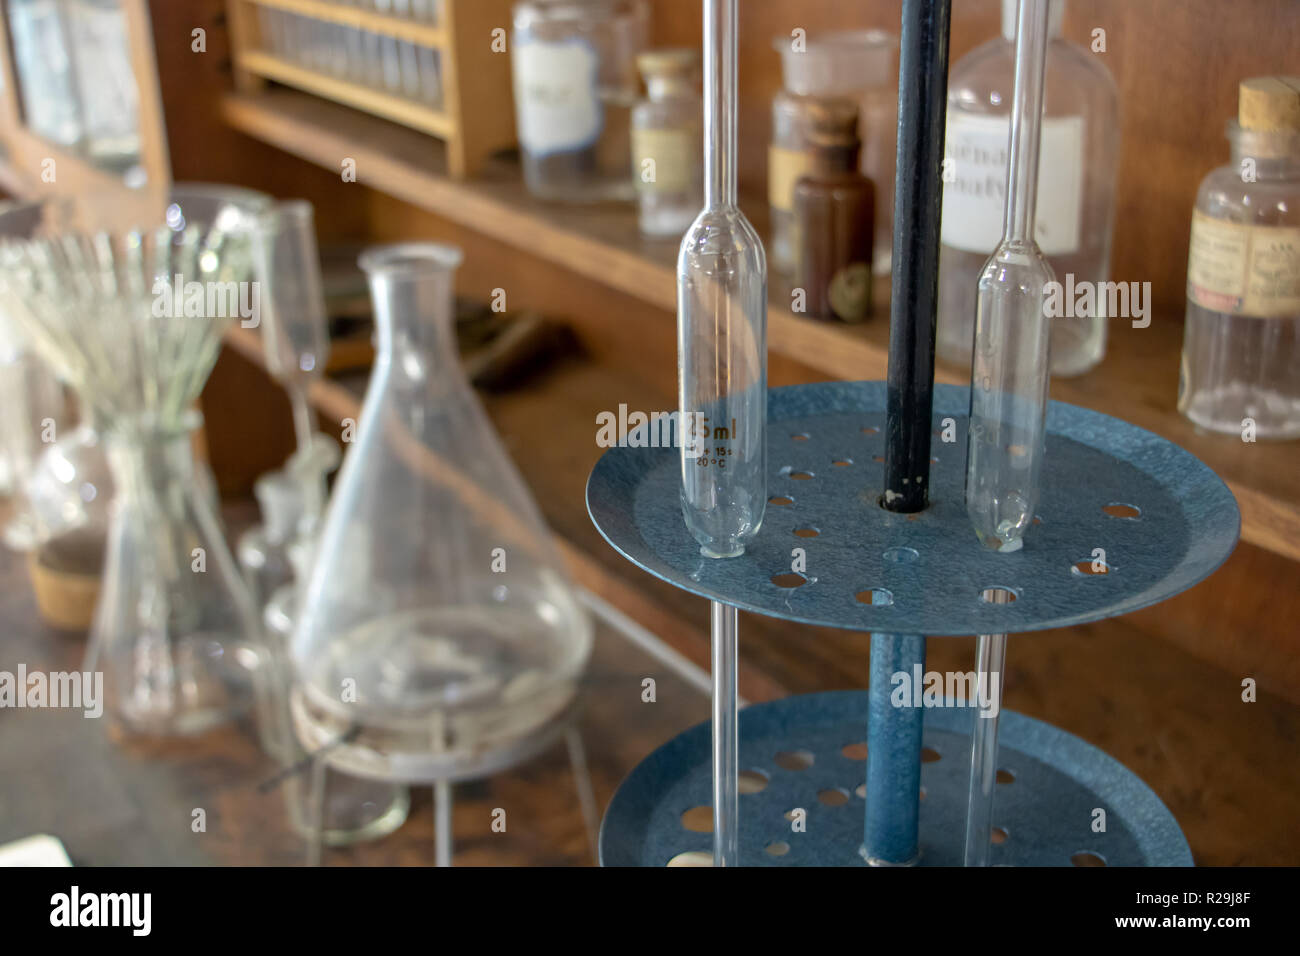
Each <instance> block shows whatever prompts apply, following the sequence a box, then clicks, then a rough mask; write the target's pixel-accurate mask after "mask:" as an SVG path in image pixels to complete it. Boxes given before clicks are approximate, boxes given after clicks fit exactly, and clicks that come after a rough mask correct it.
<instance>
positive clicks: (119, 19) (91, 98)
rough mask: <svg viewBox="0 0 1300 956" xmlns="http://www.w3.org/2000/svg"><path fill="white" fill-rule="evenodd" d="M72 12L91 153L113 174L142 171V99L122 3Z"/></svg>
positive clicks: (95, 3)
mask: <svg viewBox="0 0 1300 956" xmlns="http://www.w3.org/2000/svg"><path fill="white" fill-rule="evenodd" d="M66 10H67V18H68V34H69V37H70V41H71V42H70V46H69V49H70V51H71V54H72V56H73V59H74V62H75V66H76V77H77V93H78V97H79V102H80V104H81V116H82V122H83V125H84V128H85V138H86V142H85V145H86V150H87V152H88V153H89V154H90V157H91V159H93V160H95V161H96V162H98V163H101V164H104V165H107V166H110V167H113V168H126V167H130V166H133V165H136V164H138V163H139V160H140V121H139V102H138V101H139V93H138V90H137V86H136V79H135V73H134V72H133V70H132V67H131V43H130V39H129V36H128V33H127V25H126V13H125V11H124V9H123V7H122V3H121V0H70V2H68V3H67V8H66Z"/></svg>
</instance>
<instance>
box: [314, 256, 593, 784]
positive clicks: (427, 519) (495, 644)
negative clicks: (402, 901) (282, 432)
mask: <svg viewBox="0 0 1300 956" xmlns="http://www.w3.org/2000/svg"><path fill="white" fill-rule="evenodd" d="M459 263H460V251H459V250H458V249H456V248H454V247H451V246H444V245H438V244H433V243H410V244H402V245H395V246H387V247H381V248H377V249H374V250H371V251H369V252H367V253H366V254H365V255H363V256H362V258H361V267H362V269H363V270H364V271H365V272H366V273H367V274H368V276H369V281H370V291H371V296H372V298H373V300H374V305H375V322H376V327H377V339H378V348H377V354H376V358H375V364H374V371H373V372H372V374H371V378H370V384H369V386H368V388H367V390H366V397H365V403H364V406H363V409H362V413H361V418H360V421H359V423H358V425H357V429H356V436H355V439H354V440H353V442H352V443H351V444H350V447H349V448H348V450H347V455H346V458H345V459H344V462H343V467H342V469H341V471H340V473H339V477H338V479H337V481H336V483H335V488H334V493H333V496H332V498H331V501H330V505H329V510H328V512H327V514H326V518H325V523H324V527H323V529H322V532H321V536H320V538H319V539H318V544H317V552H316V557H315V560H314V561H313V563H312V570H311V574H310V576H309V579H308V583H307V589H306V592H305V594H304V596H303V602H302V607H301V609H300V614H299V620H298V623H297V625H296V627H295V631H294V635H293V640H292V644H291V648H290V654H291V657H292V660H293V665H294V668H295V670H296V672H297V676H298V680H299V682H300V685H301V693H300V694H299V695H298V697H297V699H296V700H295V708H294V719H295V725H296V728H297V732H298V735H299V738H300V739H301V740H302V742H303V744H304V746H305V747H306V748H307V749H308V750H315V749H316V748H317V747H319V746H323V745H327V744H333V745H334V748H333V749H332V750H331V754H330V762H331V764H332V765H334V766H336V767H337V768H338V769H340V770H343V771H344V772H348V773H352V774H354V775H357V776H363V777H378V778H387V779H395V780H397V779H400V780H407V781H412V782H415V781H431V780H442V779H447V778H448V777H452V776H455V775H456V774H457V772H458V769H461V768H463V767H464V766H465V764H467V763H478V764H479V765H480V766H481V765H482V763H483V761H484V760H485V759H486V758H485V757H484V755H485V754H497V755H499V754H503V753H507V752H512V751H514V750H515V748H517V747H524V746H526V745H527V741H529V739H530V738H532V737H533V736H534V735H535V734H536V733H539V732H541V731H542V730H543V729H544V728H545V727H546V726H547V725H548V724H549V723H550V722H551V721H552V719H553V718H555V717H557V716H559V715H560V714H561V713H563V712H564V711H565V710H566V709H567V707H568V705H569V704H570V702H571V700H572V698H573V696H574V693H575V690H576V684H577V679H578V675H579V672H580V671H581V669H582V667H583V666H584V664H585V661H586V659H587V656H588V654H589V652H590V649H591V640H592V635H591V625H590V621H589V620H588V619H587V617H586V615H585V614H584V613H583V611H582V610H581V608H580V607H579V605H578V604H577V602H576V600H575V599H574V596H573V594H572V592H571V590H570V587H569V585H568V583H567V581H566V580H565V578H564V576H563V573H562V571H561V566H560V563H559V560H558V558H557V556H556V554H555V553H554V551H553V548H552V545H551V543H550V538H549V533H548V531H547V529H546V527H545V525H544V524H543V522H542V518H541V516H540V514H539V513H538V510H537V508H536V506H535V505H534V503H533V501H532V499H531V497H530V496H529V494H528V492H527V490H526V489H525V486H524V484H523V481H522V480H521V478H520V477H519V475H518V473H517V472H516V471H515V468H514V465H513V464H512V463H511V461H510V459H509V457H507V455H506V453H505V450H504V449H503V448H502V447H501V445H500V443H499V442H498V440H497V438H496V436H495V435H494V433H493V429H492V424H491V422H490V420H489V419H488V418H487V415H486V414H485V413H484V411H483V409H482V407H481V406H480V405H479V403H478V400H477V399H476V398H475V396H474V393H473V391H472V390H471V388H470V385H469V382H468V380H467V379H466V377H465V374H464V372H463V371H462V369H461V367H460V363H459V360H458V355H457V349H456V338H455V335H454V332H453V319H452V317H453V308H452V299H453V273H454V270H455V269H456V267H457V266H458V265H459Z"/></svg>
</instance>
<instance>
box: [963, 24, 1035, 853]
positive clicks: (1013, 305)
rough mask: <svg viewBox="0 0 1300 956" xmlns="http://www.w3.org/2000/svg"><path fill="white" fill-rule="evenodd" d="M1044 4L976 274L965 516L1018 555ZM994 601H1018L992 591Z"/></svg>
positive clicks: (1021, 67)
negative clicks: (996, 233) (1000, 193)
mask: <svg viewBox="0 0 1300 956" xmlns="http://www.w3.org/2000/svg"><path fill="white" fill-rule="evenodd" d="M1047 7H1048V0H1021V3H1020V12H1019V32H1018V34H1017V37H1016V80H1015V91H1014V93H1013V103H1012V110H1011V151H1010V168H1009V169H1008V171H1007V204H1006V213H1005V218H1004V220H1003V227H1002V241H1001V243H999V245H998V247H997V249H996V250H995V251H994V253H993V255H992V256H990V257H989V261H988V263H987V264H985V266H984V271H983V273H982V274H981V275H980V280H979V293H978V298H977V300H976V311H975V349H974V358H973V359H972V362H971V402H970V436H969V442H968V446H967V453H966V511H967V514H969V515H970V519H971V523H972V524H973V525H974V526H975V534H976V535H978V536H979V539H980V541H981V543H983V544H984V545H985V546H986V547H989V548H992V549H994V550H997V551H1001V552H1009V551H1016V550H1019V548H1020V547H1021V546H1022V545H1023V543H1024V537H1023V536H1024V533H1025V531H1026V529H1028V528H1029V526H1030V524H1031V522H1032V521H1033V518H1034V509H1035V508H1036V507H1037V504H1038V478H1039V471H1040V468H1041V465H1042V460H1043V452H1044V445H1045V433H1046V419H1047V386H1048V339H1049V332H1050V330H1051V322H1050V320H1049V319H1048V317H1047V315H1046V314H1045V309H1044V306H1045V296H1046V286H1047V284H1048V283H1049V282H1052V281H1053V280H1054V279H1055V276H1054V275H1053V273H1052V267H1051V266H1050V265H1049V264H1048V262H1047V259H1046V258H1045V257H1044V256H1043V254H1042V252H1041V250H1040V249H1039V248H1038V244H1037V243H1036V242H1035V241H1034V233H1033V228H1034V208H1035V204H1036V201H1037V191H1038V146H1039V136H1040V130H1041V121H1042V113H1043V72H1044V65H1045V62H1046V57H1047ZM984 599H985V600H986V601H989V602H990V603H998V604H1000V603H1006V602H1007V601H1009V600H1014V598H1013V597H1012V595H1011V593H1010V592H1008V591H1006V590H1005V589H996V588H995V589H990V591H989V592H986V594H985V596H984ZM1006 640H1007V637H1006V635H1005V634H985V635H980V638H979V644H978V648H977V651H976V656H977V659H978V670H979V679H980V685H979V687H980V689H981V690H983V691H984V693H985V694H986V695H987V696H986V698H985V703H986V704H995V705H996V706H990V707H988V708H987V711H981V712H980V713H979V715H978V716H977V717H976V718H975V721H974V729H973V731H972V734H971V777H970V791H969V798H968V803H967V808H966V812H967V816H966V865H967V866H986V865H987V864H988V858H989V844H990V840H991V836H992V832H991V823H992V810H993V786H994V781H995V778H996V774H997V733H998V725H997V721H998V718H997V717H996V716H989V714H991V715H996V714H998V713H1000V712H1001V701H1000V700H998V699H994V698H995V697H1000V696H1001V679H1000V678H1001V675H1002V666H1003V661H1004V660H1005V657H1006Z"/></svg>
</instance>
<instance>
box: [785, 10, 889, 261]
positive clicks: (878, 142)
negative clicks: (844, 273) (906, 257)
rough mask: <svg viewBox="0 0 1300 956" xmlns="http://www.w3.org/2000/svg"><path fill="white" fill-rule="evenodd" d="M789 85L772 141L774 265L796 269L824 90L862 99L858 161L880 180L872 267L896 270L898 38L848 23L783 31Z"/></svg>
mask: <svg viewBox="0 0 1300 956" xmlns="http://www.w3.org/2000/svg"><path fill="white" fill-rule="evenodd" d="M772 46H773V48H774V49H775V50H776V51H777V52H778V53H780V54H781V74H782V84H783V87H782V89H781V90H779V91H778V92H777V94H776V96H774V97H773V98H772V142H771V145H770V146H769V147H768V154H767V178H768V205H769V207H771V222H772V235H771V241H770V242H769V243H768V248H767V254H768V262H769V264H770V265H771V268H772V270H773V271H774V272H780V273H787V274H788V273H790V272H793V271H794V266H795V254H794V184H795V183H796V182H798V181H799V178H800V177H801V176H803V175H804V174H805V173H807V172H808V170H809V168H810V167H811V165H812V151H811V149H810V148H809V144H808V130H809V122H810V121H809V111H810V108H811V107H812V105H813V103H814V102H815V101H816V100H817V99H821V98H836V99H842V98H850V99H853V100H855V101H856V102H857V104H858V138H859V139H861V141H862V148H861V152H860V156H859V161H858V169H859V170H860V171H861V172H862V174H863V175H864V176H866V177H867V178H868V179H870V180H871V182H872V184H873V185H874V186H875V187H876V213H875V242H874V249H875V256H874V262H873V264H872V271H873V272H874V273H875V274H877V275H886V274H888V273H889V262H890V250H891V248H892V246H893V240H894V235H893V230H894V205H893V203H894V162H895V157H894V152H895V143H896V141H897V129H896V126H897V117H898V96H897V92H896V87H897V80H898V72H897V70H895V69H894V50H895V49H896V48H897V47H898V39H897V38H896V37H895V36H893V35H892V34H890V33H886V32H885V31H883V30H847V31H843V32H837V33H827V34H823V35H820V36H815V37H806V38H802V39H799V38H795V37H786V36H782V37H777V38H776V39H775V40H774V41H773V42H772Z"/></svg>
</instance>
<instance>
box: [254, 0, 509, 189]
mask: <svg viewBox="0 0 1300 956" xmlns="http://www.w3.org/2000/svg"><path fill="white" fill-rule="evenodd" d="M228 7H229V14H230V28H231V47H232V54H233V58H234V66H235V86H236V88H237V89H238V90H239V91H240V92H242V93H257V92H260V91H261V90H263V89H264V88H265V87H266V84H267V82H268V81H270V82H275V83H280V84H283V85H285V86H291V87H293V88H295V89H298V90H302V91H303V92H306V93H311V94H312V95H314V96H319V97H321V98H323V99H327V100H331V101H333V102H335V103H341V104H343V105H345V106H349V107H352V108H353V109H357V110H361V111H362V112H365V113H369V114H370V115H372V116H378V117H381V118H383V119H386V120H389V121H391V122H394V123H398V124H400V125H402V126H405V127H407V128H409V129H414V130H418V131H420V132H422V133H427V134H430V135H432V136H435V137H437V138H438V139H440V140H441V141H442V142H443V143H444V144H446V156H447V171H448V172H449V173H450V175H451V176H452V177H453V178H455V179H463V178H465V177H469V176H473V175H474V174H475V173H477V172H478V171H479V170H480V169H481V168H482V167H483V164H484V163H485V162H486V161H487V159H488V157H489V156H490V155H491V154H492V153H494V152H496V151H498V150H501V149H506V148H509V147H512V146H514V145H515V142H516V138H515V122H514V109H513V108H512V106H511V95H512V93H511V90H512V87H511V74H510V60H509V55H508V54H507V53H504V52H499V53H498V52H494V51H493V49H492V46H493V44H492V40H493V30H495V29H498V28H501V29H506V28H508V26H509V23H510V0H443V4H442V11H443V12H442V20H441V21H440V22H438V23H436V24H433V23H424V22H421V21H418V20H411V19H407V18H404V17H398V16H393V15H390V14H384V13H377V12H375V11H372V10H366V9H362V8H360V7H352V6H341V5H338V4H334V3H327V2H323V0H228ZM259 10H277V11H281V12H284V13H292V14H297V15H298V16H303V17H307V18H309V19H312V20H317V21H320V22H324V23H336V24H340V25H342V26H347V27H353V28H356V29H364V30H367V31H369V32H371V33H377V34H381V35H383V36H389V37H393V38H395V39H397V40H401V41H403V42H406V43H411V44H414V45H416V46H420V47H425V48H429V49H434V50H437V51H438V53H439V56H440V57H441V58H442V61H441V74H442V87H443V105H442V108H441V109H438V108H434V107H432V106H428V105H424V104H421V103H417V102H414V101H412V100H408V99H405V98H403V97H400V96H394V95H392V94H389V93H386V92H383V91H381V90H375V89H372V88H371V87H368V86H363V85H362V84H360V83H355V82H352V81H350V80H344V79H340V78H338V77H335V76H329V75H326V74H324V73H319V72H317V71H315V70H312V69H308V68H306V67H302V66H299V65H297V64H295V63H291V62H289V61H287V60H285V59H283V58H281V57H278V56H275V55H274V54H272V53H271V52H269V51H268V50H267V49H266V48H265V45H264V44H263V43H262V36H261V27H260V24H259V22H258V11H259ZM467 76H472V77H473V78H474V82H473V98H472V102H471V97H470V94H469V90H468V88H467V84H465V83H463V82H462V79H463V78H464V77H467Z"/></svg>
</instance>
